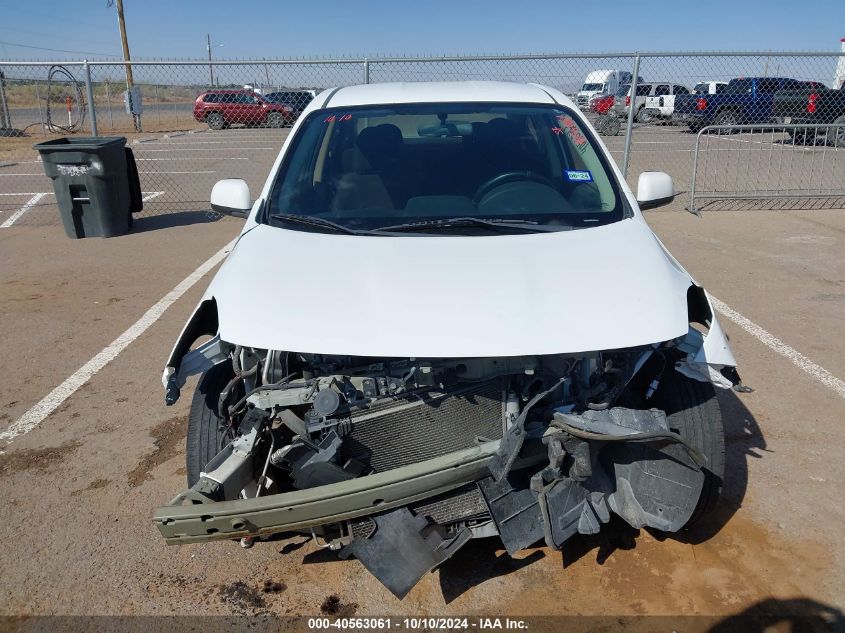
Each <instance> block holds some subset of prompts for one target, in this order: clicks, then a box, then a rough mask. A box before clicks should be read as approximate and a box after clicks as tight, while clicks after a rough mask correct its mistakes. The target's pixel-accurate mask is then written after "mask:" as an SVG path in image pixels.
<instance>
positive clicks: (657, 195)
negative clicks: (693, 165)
mask: <svg viewBox="0 0 845 633" xmlns="http://www.w3.org/2000/svg"><path fill="white" fill-rule="evenodd" d="M674 199H675V185H674V183H673V182H672V177H671V176H670V175H669V174H667V173H664V172H662V171H644V172H643V173H641V174H640V179H639V181H637V204H639V205H640V209H642V210H645V209H654V208H655V207H662V206H663V205H664V204H669V203H670V202H672V200H674Z"/></svg>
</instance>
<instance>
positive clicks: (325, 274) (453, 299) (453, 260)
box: [206, 218, 691, 357]
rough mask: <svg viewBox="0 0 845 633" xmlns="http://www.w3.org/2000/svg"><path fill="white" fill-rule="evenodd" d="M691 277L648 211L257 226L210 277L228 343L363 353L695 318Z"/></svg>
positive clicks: (592, 332) (566, 343) (424, 351)
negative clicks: (429, 229) (648, 219)
mask: <svg viewBox="0 0 845 633" xmlns="http://www.w3.org/2000/svg"><path fill="white" fill-rule="evenodd" d="M690 283H691V279H690V276H689V275H688V274H687V272H686V271H684V270H683V269H682V268H681V267H680V266H679V265H678V264H677V262H675V261H674V259H673V258H672V257H671V256H669V255H668V254H667V253H666V251H665V250H664V249H663V247H662V245H661V244H660V243H659V242H658V240H657V238H656V237H655V236H654V234H653V233H652V232H651V230H650V229H649V228H648V226H647V225H646V224H645V222H644V221H642V220H640V219H639V218H632V219H627V220H623V221H620V222H616V223H613V224H609V225H606V226H600V227H593V228H589V229H580V230H573V231H561V232H554V233H539V234H538V233H530V234H519V235H497V236H460V237H459V236H420V235H413V236H411V235H409V236H400V237H377V236H354V235H335V234H321V233H309V232H303V231H292V230H287V229H282V228H277V227H270V226H266V225H258V226H256V227H255V228H253V229H251V230H249V231H247V232H245V233H244V234H243V235H242V236H241V238H240V239H239V241H238V243H237V245H236V246H235V248H234V249H233V250H232V252H231V254H230V255H229V257H228V259H227V260H226V262H225V263H224V264H223V266H222V268H221V269H220V271H219V272H218V273H217V275H216V277H215V278H214V280H213V281H212V283H211V285H210V286H209V289H208V291H207V293H206V298H210V297H214V298H215V299H216V303H217V309H218V318H219V328H220V330H219V333H220V337H221V338H222V339H223V340H225V341H228V342H230V343H235V344H239V345H244V346H249V347H256V348H264V349H283V350H292V351H299V352H308V353H324V354H343V355H346V354H348V355H355V356H402V357H416V356H419V357H472V356H515V355H530V354H550V353H567V352H572V353H575V352H583V351H591V350H603V349H615V348H623V347H633V346H636V345H643V344H650V343H656V342H661V341H665V340H669V339H672V338H675V337H678V336H681V335H684V334H685V333H686V332H687V330H688V325H689V318H688V313H687V301H686V293H687V289H688V288H689V286H690Z"/></svg>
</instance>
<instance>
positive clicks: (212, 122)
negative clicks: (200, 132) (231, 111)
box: [205, 112, 226, 130]
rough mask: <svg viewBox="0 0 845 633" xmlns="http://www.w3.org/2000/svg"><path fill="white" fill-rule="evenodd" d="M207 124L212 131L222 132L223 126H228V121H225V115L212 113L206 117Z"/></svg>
mask: <svg viewBox="0 0 845 633" xmlns="http://www.w3.org/2000/svg"><path fill="white" fill-rule="evenodd" d="M205 122H206V123H208V127H209V128H210V129H212V130H222V129H223V126H225V125H226V121H224V120H223V115H222V114H220V113H219V112H212V113H210V114H209V115H208V116H207V117H205Z"/></svg>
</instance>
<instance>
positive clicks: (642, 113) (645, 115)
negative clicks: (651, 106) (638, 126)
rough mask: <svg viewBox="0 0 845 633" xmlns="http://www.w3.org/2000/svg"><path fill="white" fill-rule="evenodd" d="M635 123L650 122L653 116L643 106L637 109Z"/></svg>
mask: <svg viewBox="0 0 845 633" xmlns="http://www.w3.org/2000/svg"><path fill="white" fill-rule="evenodd" d="M635 118H636V119H637V123H651V122H652V121H654V116H652V114H651V112H649V111H648V110H647V109H646V107H645V106H643V107H642V108H640V109H639V110H637V116H636V117H635Z"/></svg>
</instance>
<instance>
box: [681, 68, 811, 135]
mask: <svg viewBox="0 0 845 633" xmlns="http://www.w3.org/2000/svg"><path fill="white" fill-rule="evenodd" d="M801 85H802V82H800V81H798V80H797V79H789V78H785V77H742V78H739V79H731V80H730V81H729V82H728V85H727V87H726V88H725V89H724V90H722V92H718V93H716V94H707V95H701V94H690V95H678V97H677V98H676V99H675V112H674V114H673V117H672V119H673V120H674V121H675V122H677V123H679V124H684V125H688V126H689V129H690V130H691V131H693V132H697V131H698V130H700V129H701V128H703V127H704V126H706V125H723V126H731V125H740V124H744V123H769V122H770V121H771V120H772V99H773V98H774V95H775V93H776V92H777V91H778V90H782V89H795V88H800V87H801Z"/></svg>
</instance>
